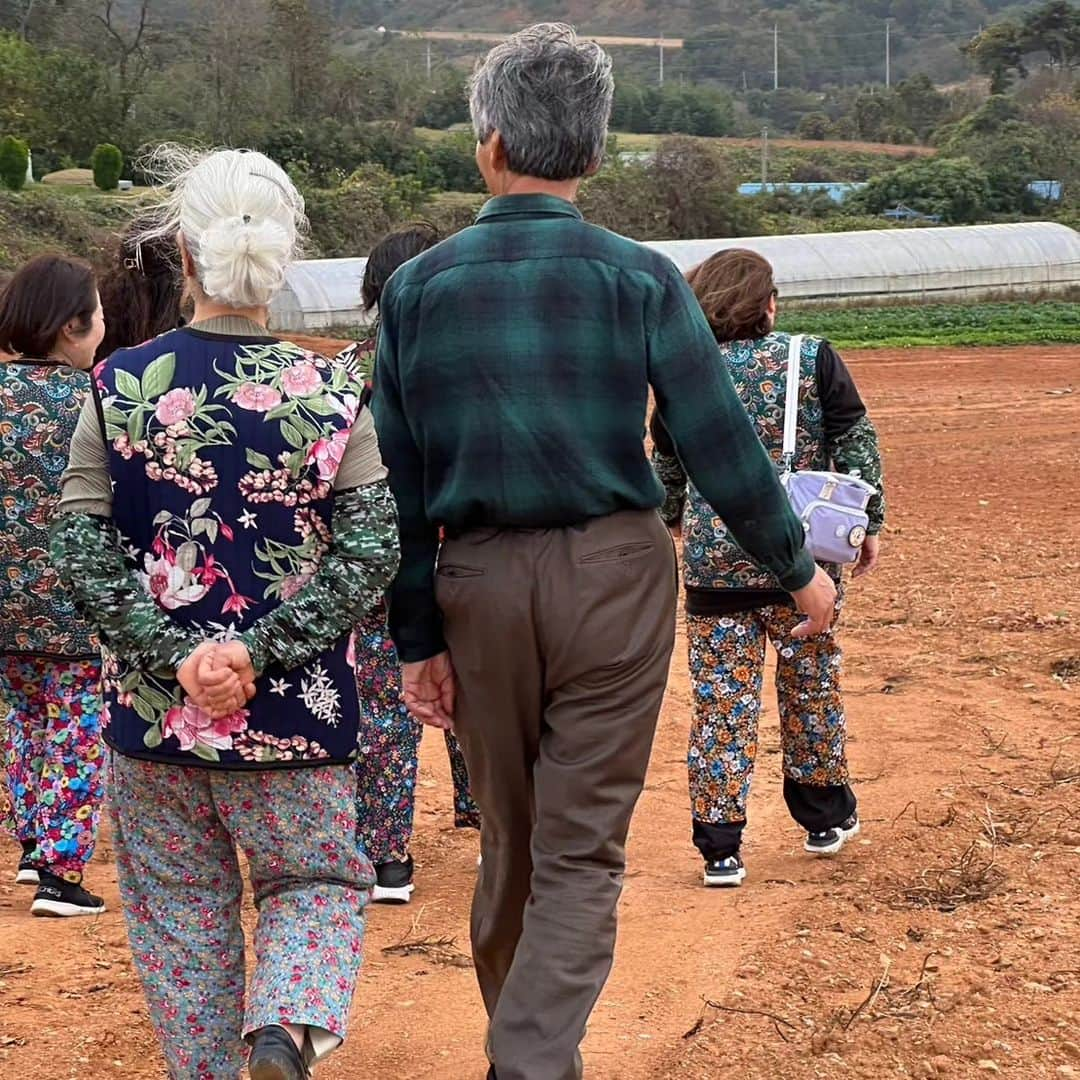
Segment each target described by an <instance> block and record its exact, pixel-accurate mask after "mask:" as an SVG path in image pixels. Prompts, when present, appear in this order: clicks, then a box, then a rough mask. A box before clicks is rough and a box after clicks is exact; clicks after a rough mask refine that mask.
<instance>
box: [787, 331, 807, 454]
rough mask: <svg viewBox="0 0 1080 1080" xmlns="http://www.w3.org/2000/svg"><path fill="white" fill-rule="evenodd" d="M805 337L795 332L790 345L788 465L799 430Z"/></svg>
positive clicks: (788, 365) (788, 371)
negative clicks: (800, 388) (800, 389)
mask: <svg viewBox="0 0 1080 1080" xmlns="http://www.w3.org/2000/svg"><path fill="white" fill-rule="evenodd" d="M805 337H806V335H805V334H795V335H794V336H793V337H792V339H791V344H790V345H789V346H788V360H787V383H786V388H787V394H786V398H785V402H784V464H785V465H787V466H790V464H791V459H792V458H793V457H794V456H795V440H796V436H797V435H798V432H799V382H800V381H801V380H800V376H801V375H802V370H801V369H802V346H803V340H804V338H805Z"/></svg>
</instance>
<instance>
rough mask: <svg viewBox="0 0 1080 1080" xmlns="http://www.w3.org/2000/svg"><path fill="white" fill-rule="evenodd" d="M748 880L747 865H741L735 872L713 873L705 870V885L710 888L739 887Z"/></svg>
mask: <svg viewBox="0 0 1080 1080" xmlns="http://www.w3.org/2000/svg"><path fill="white" fill-rule="evenodd" d="M745 880H746V867H745V866H740V867H739V869H738V870H737V871H736V872H735V873H734V874H724V875H722V876H721V875H719V874H717V875H715V876H714V875H713V874H710V873H709V872H708V871H707V870H706V871H705V886H706V888H709V889H737V888H738V887H739V886H740V885H741V884H742V883H743V882H744V881H745Z"/></svg>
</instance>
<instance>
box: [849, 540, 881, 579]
mask: <svg viewBox="0 0 1080 1080" xmlns="http://www.w3.org/2000/svg"><path fill="white" fill-rule="evenodd" d="M880 555H881V537H880V536H868V537H867V538H866V539H865V540H864V541H863V546H862V551H861V552H860V554H859V561H858V563H857V564H856V566H855V572H854V573H853V574H852V575H851V576H852V577H862V576H863V574H872V573H873V572H874V571H875V570H876V569H877V564H878V557H879V556H880Z"/></svg>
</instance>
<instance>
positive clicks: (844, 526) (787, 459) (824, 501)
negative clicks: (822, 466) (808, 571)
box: [780, 334, 877, 563]
mask: <svg viewBox="0 0 1080 1080" xmlns="http://www.w3.org/2000/svg"><path fill="white" fill-rule="evenodd" d="M804 336H805V335H803V334H798V335H796V336H794V337H792V339H791V345H790V346H789V349H788V365H787V398H786V401H785V407H784V458H783V463H784V465H783V468H784V471H783V473H782V475H781V477H780V482H781V483H782V484H783V485H784V490H785V491H787V496H788V499H789V500H790V501H791V507H792V509H793V510H794V511H795V513H796V515H797V516H798V518H799V520H800V521H801V522H802V524H803V529H804V530H805V531H806V547H807V550H808V551H809V552H810V554H811V555H813V556H814V559H815V561H817V562H824V563H852V562H855V561H856V560H857V559H858V557H859V551H860V549H861V548H862V546H863V542H864V541H865V540H866V529H867V526H868V525H869V524H870V518H869V516H868V515H867V513H866V505H867V503H869V501H870V500H871V498H873V496H874V495H876V494H877V489H876V488H874V487H872V486H871V485H870V484H868V483H867V482H866V481H865V480H861V479H860V478H859V477H857V476H853V475H849V474H847V473H837V472H811V471H809V470H807V471H806V472H796V471H795V470H794V469H793V468H792V465H793V463H794V461H795V439H796V434H797V431H798V426H799V369H800V363H801V359H802V346H803V339H804Z"/></svg>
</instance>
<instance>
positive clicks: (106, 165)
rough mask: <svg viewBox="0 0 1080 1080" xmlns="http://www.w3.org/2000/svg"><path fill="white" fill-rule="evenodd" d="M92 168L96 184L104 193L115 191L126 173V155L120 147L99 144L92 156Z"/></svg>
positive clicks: (110, 144)
mask: <svg viewBox="0 0 1080 1080" xmlns="http://www.w3.org/2000/svg"><path fill="white" fill-rule="evenodd" d="M90 168H91V169H93V170H94V184H95V185H96V186H97V187H99V188H101V190H102V191H115V190H116V187H117V185H118V184H119V183H120V174H121V173H122V172H123V171H124V155H123V154H122V153H121V152H120V147H118V146H113V144H112V143H99V144H98V145H97V146H95V147H94V152H93V154H91V155H90Z"/></svg>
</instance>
